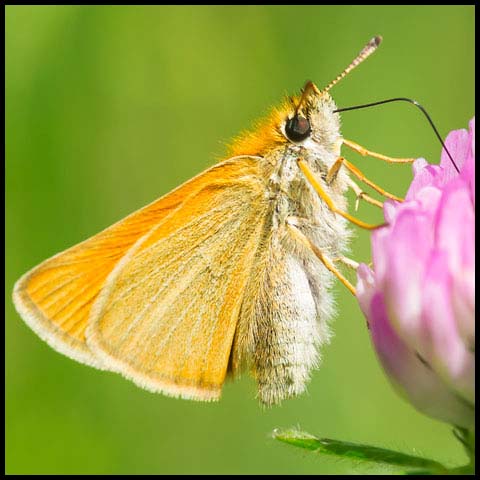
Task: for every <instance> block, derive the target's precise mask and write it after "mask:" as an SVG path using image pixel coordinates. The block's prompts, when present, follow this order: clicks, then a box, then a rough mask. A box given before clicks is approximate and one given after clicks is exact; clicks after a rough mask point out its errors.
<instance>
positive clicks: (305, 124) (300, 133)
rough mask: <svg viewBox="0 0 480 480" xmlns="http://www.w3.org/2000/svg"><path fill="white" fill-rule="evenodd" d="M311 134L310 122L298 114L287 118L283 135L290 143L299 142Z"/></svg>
mask: <svg viewBox="0 0 480 480" xmlns="http://www.w3.org/2000/svg"><path fill="white" fill-rule="evenodd" d="M311 133H312V129H311V127H310V122H309V121H308V120H307V119H306V118H305V117H301V116H300V115H298V114H297V115H295V116H294V117H292V118H289V119H288V120H287V123H286V124H285V134H286V135H287V137H288V139H289V140H291V141H292V142H301V141H303V140H305V139H306V138H307V137H309V136H310V134H311Z"/></svg>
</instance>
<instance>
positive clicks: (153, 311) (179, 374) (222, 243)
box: [87, 159, 267, 400]
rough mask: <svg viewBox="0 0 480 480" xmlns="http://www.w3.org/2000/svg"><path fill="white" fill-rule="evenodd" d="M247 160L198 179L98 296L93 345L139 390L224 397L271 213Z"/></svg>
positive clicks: (90, 336)
mask: <svg viewBox="0 0 480 480" xmlns="http://www.w3.org/2000/svg"><path fill="white" fill-rule="evenodd" d="M243 162H244V163H246V164H245V171H244V172H243V174H242V175H240V176H238V175H237V176H236V177H235V178H226V177H225V176H224V175H222V176H221V178H220V176H219V178H218V179H217V181H214V182H211V183H209V184H208V185H204V187H203V188H202V189H201V190H199V191H198V192H197V193H196V194H195V195H194V196H191V197H189V198H188V199H186V200H185V201H184V202H183V203H182V205H181V206H179V207H178V208H177V209H176V210H175V211H174V212H172V214H171V215H169V216H168V217H165V218H164V219H163V220H162V221H161V222H160V223H159V224H158V225H157V226H156V227H155V228H153V229H152V230H151V231H150V232H149V233H148V234H147V235H145V236H144V237H143V238H141V239H140V240H139V241H138V242H137V243H136V244H135V246H134V247H132V248H131V249H130V251H129V252H128V253H127V254H126V255H125V257H124V258H122V260H121V261H120V262H119V263H118V265H117V266H116V267H115V269H114V270H113V271H112V273H111V274H110V275H109V277H108V279H107V281H106V284H105V287H104V288H103V290H102V292H101V293H100V296H99V298H98V299H97V300H96V302H95V305H94V307H93V309H92V315H91V318H90V324H89V326H88V328H87V344H88V346H89V348H90V349H91V350H92V351H93V352H94V353H95V355H96V356H98V357H99V358H101V359H102V361H103V362H104V363H105V364H106V365H109V368H110V369H112V370H115V371H118V372H119V373H121V374H123V375H124V376H126V377H127V378H129V379H131V380H133V381H134V382H135V383H137V384H138V385H140V386H141V387H143V388H146V389H149V390H152V391H160V392H163V393H166V394H169V395H173V396H181V397H185V398H193V399H199V400H213V399H217V398H218V397H219V396H220V391H221V387H222V384H223V382H224V379H225V376H226V372H227V366H228V362H229V356H230V351H231V347H232V343H233V337H234V333H235V328H236V324H237V320H238V315H239V311H240V307H241V303H242V300H243V293H244V289H245V285H246V284H247V281H248V279H249V274H250V271H251V266H252V263H253V259H254V255H255V252H256V248H257V245H258V241H259V237H260V236H261V231H262V224H263V221H264V219H265V212H266V210H267V203H266V202H267V201H266V197H265V183H264V181H263V180H262V178H261V177H260V176H259V175H258V172H256V173H255V172H254V171H253V170H256V169H257V166H256V165H252V164H251V163H250V162H252V160H248V161H247V160H246V159H245V160H243ZM247 164H249V165H248V166H247ZM252 169H253V170H252Z"/></svg>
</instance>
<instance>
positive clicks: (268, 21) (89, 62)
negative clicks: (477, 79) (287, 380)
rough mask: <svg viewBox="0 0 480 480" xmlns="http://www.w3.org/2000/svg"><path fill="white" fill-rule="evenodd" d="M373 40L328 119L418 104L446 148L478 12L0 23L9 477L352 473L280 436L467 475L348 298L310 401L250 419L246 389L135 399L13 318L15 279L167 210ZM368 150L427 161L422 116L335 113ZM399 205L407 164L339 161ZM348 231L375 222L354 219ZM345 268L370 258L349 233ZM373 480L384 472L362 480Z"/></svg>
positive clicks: (384, 10) (28, 18)
mask: <svg viewBox="0 0 480 480" xmlns="http://www.w3.org/2000/svg"><path fill="white" fill-rule="evenodd" d="M375 34H381V35H383V37H384V43H383V44H382V46H381V47H380V49H379V50H378V52H377V53H376V54H375V55H374V56H373V57H372V58H370V59H369V60H368V61H367V62H365V64H363V65H362V66H361V67H360V68H358V69H357V70H355V72H354V73H352V74H350V75H349V76H348V77H347V78H346V79H345V80H343V81H342V82H341V83H340V84H338V85H337V86H336V87H335V88H334V89H333V90H332V95H333V96H334V98H335V99H336V101H337V104H338V105H339V106H350V105H355V104H360V103H366V102H371V101H375V100H379V99H384V98H388V97H394V96H409V97H413V98H415V99H417V100H418V101H419V102H420V103H422V104H423V105H424V107H425V108H426V109H427V110H428V111H429V113H430V115H431V116H432V117H433V119H434V121H435V122H436V124H437V126H438V128H439V130H440V132H441V134H442V136H445V135H446V134H447V133H448V132H449V131H450V130H452V129H457V128H465V127H467V122H468V120H469V119H470V118H471V117H472V116H473V114H474V7H473V6H458V7H456V6H454V7H452V6H447V7H444V6H423V7H414V6H395V7H390V6H384V7H377V6H369V7H366V6H303V7H301V6H235V7H233V6H209V7H193V6H173V7H170V6H157V7H155V6H147V7H109V6H106V7H88V6H80V7H26V6H25V7H23V6H21V7H19V6H8V7H7V8H6V202H7V203H6V241H7V244H6V298H7V302H6V469H7V472H8V473H11V474H13V473H15V474H33V473H41V474H46V473H50V474H60V473H63V474H73V473H84V474H85V473H97V474H135V473H137V474H155V473H157V474H223V473H224V474H242V473H243V474H253V473H259V474H292V473H299V474H312V473H348V472H352V471H358V470H354V469H353V468H352V466H351V465H350V464H349V463H346V462H338V461H335V460H328V459H324V458H320V457H317V456H315V455H314V454H312V453H304V452H303V451H301V450H297V449H294V448H293V447H289V446H287V445H284V444H280V443H277V442H275V441H274V440H272V439H271V438H270V436H269V435H270V432H271V431H272V430H273V429H274V428H276V427H294V426H298V427H300V428H302V429H305V430H307V431H309V432H310V433H313V434H318V435H321V436H327V437H331V438H337V439H343V440H350V441H358V442H366V443H371V444H374V445H378V446H384V447H388V448H394V449H399V450H402V451H405V452H410V453H412V452H414V453H416V454H423V455H426V456H429V457H433V458H436V459H438V460H441V461H444V462H446V463H447V464H450V465H455V464H460V463H462V462H464V461H466V457H465V456H464V453H463V452H462V449H461V448H460V446H459V445H458V444H456V443H455V441H454V440H453V437H452V436H451V435H450V432H449V427H448V426H446V425H443V424H441V423H439V422H436V421H433V420H430V419H428V418H426V417H424V416H422V415H421V414H419V413H417V412H416V411H415V410H414V409H413V408H412V407H410V406H409V405H408V404H407V403H405V402H404V401H403V400H401V399H400V398H398V397H397V396H396V394H395V393H394V392H393V391H392V389H391V388H390V386H389V384H388V382H387V380H386V378H385V377H384V375H383V372H382V371H381V369H380V367H379V366H378V364H377V361H376V359H375V355H374V353H373V351H372V348H371V345H370V341H369V338H368V334H367V330H366V329H365V321H364V320H363V318H362V315H361V313H360V310H359V308H358V306H357V304H356V302H355V300H354V298H352V297H351V295H350V294H349V293H348V292H347V291H346V290H345V289H344V288H342V287H340V286H337V287H336V289H335V291H336V295H337V298H338V305H339V307H338V316H337V318H336V320H335V324H334V325H335V332H336V335H335V338H334V339H333V341H332V343H331V345H330V346H328V347H327V348H325V350H324V352H323V353H324V362H323V365H322V367H321V368H320V369H319V370H317V371H315V372H314V374H313V378H312V381H311V383H310V386H309V391H308V394H305V395H303V396H301V397H299V398H297V399H293V400H289V401H286V402H285V403H284V404H283V406H281V407H277V408H272V409H270V410H263V409H261V408H260V407H259V405H258V404H257V402H256V400H255V398H254V395H255V388H254V384H253V382H252V381H251V379H249V378H247V377H244V378H243V379H242V380H240V381H238V382H236V383H228V384H227V385H226V386H225V388H224V394H223V398H222V400H221V402H219V403H213V404H208V403H207V404H202V403H195V402H189V401H182V400H176V399H172V398H167V397H164V396H162V395H155V394H151V393H148V392H146V391H143V390H141V389H139V388H137V387H136V386H134V385H133V384H132V383H130V382H128V381H126V380H124V379H123V378H122V377H121V376H119V375H116V374H112V373H105V372H100V371H96V370H94V369H92V368H89V367H86V366H83V365H80V364H78V363H76V362H74V361H72V360H70V359H68V358H66V357H64V356H62V355H60V354H58V353H56V352H55V351H53V350H52V349H50V348H49V347H48V346H47V345H46V344H45V343H43V342H42V341H40V340H39V338H38V337H37V336H36V335H35V334H34V333H32V332H31V331H30V330H29V329H28V327H27V326H26V325H25V324H24V323H23V322H22V320H21V319H20V317H19V316H18V314H16V312H15V310H14V308H13V305H12V303H11V301H10V298H11V290H12V287H13V283H14V281H15V280H16V279H17V278H18V277H19V276H20V275H21V274H23V273H24V272H25V271H26V270H28V269H30V268H31V267H33V266H34V265H36V264H37V263H39V262H40V261H42V260H44V259H46V258H47V257H49V256H51V255H53V254H55V253H57V252H59V251H61V250H63V249H65V248H67V247H69V246H71V245H73V244H75V243H78V242H79V241H81V240H83V239H85V238H87V237H89V236H90V235H92V234H94V233H97V232H98V231H100V230H101V229H103V228H105V227H106V226H108V225H110V224H112V223H113V222H115V221H117V220H118V219H120V218H122V217H123V216H125V215H126V214H128V213H130V212H132V211H134V210H136V209H138V208H139V207H141V206H143V205H145V204H147V203H149V202H151V201H152V200H153V199H155V198H157V197H159V196H160V195H163V194H164V193H166V192H167V191H169V190H170V189H172V188H173V187H175V186H176V185H178V184H179V183H180V182H183V181H185V180H186V179H188V178H190V177H191V176H193V175H195V174H197V173H198V172H200V171H201V170H203V169H204V168H206V167H208V166H209V165H211V164H212V163H213V162H214V161H215V159H216V158H219V157H221V156H222V154H223V152H224V144H225V142H227V141H228V140H229V139H230V138H231V137H233V136H234V135H236V134H237V133H238V132H239V131H240V130H242V129H245V128H247V127H248V126H249V125H250V124H251V122H252V121H253V120H255V118H256V117H258V116H259V115H262V114H264V113H265V112H266V111H267V110H268V108H269V107H270V106H272V105H273V104H275V103H276V102H278V101H279V100H280V99H281V98H282V96H283V95H284V94H285V93H295V92H297V91H298V90H299V89H300V88H301V87H302V86H303V84H304V82H305V81H306V80H308V79H311V80H313V81H315V82H316V83H317V84H318V86H319V87H322V86H324V85H326V84H327V83H328V82H329V81H330V80H331V79H332V78H334V77H335V76H336V75H337V74H338V73H339V72H340V71H341V70H342V69H343V68H344V67H345V66H346V65H347V64H348V63H349V62H350V61H351V60H352V59H353V57H354V56H355V55H356V54H357V53H358V52H359V51H360V49H361V48H362V47H363V45H364V44H365V43H366V42H367V41H368V40H369V39H370V38H371V37H372V36H373V35H375ZM343 133H344V135H345V137H346V138H349V139H353V140H355V141H357V142H359V143H361V144H363V145H365V146H367V147H369V148H371V149H373V150H377V151H380V152H383V153H387V154H391V155H397V156H424V157H426V158H427V159H428V160H430V161H431V162H434V163H436V162H438V161H439V154H440V145H439V143H438V141H437V140H436V139H435V137H434V134H433V132H432V130H431V129H430V127H429V125H428V123H427V121H426V120H425V119H424V118H423V117H422V115H421V113H420V112H419V111H417V110H416V109H415V108H414V107H411V106H409V105H407V104H391V105H387V106H383V107H377V108H374V109H368V110H362V111H354V112H346V113H344V114H343ZM345 153H346V154H347V157H348V158H349V159H350V160H351V161H352V162H353V163H355V164H356V165H358V166H361V168H362V170H364V171H365V173H367V174H368V176H369V177H370V178H372V179H373V180H375V181H377V182H378V183H380V184H381V185H383V186H384V187H386V188H387V189H389V190H390V191H392V192H395V193H398V194H403V193H404V192H405V190H406V188H407V186H408V184H409V181H410V179H411V169H410V167H409V166H395V165H393V166H390V165H385V164H383V163H382V162H380V161H377V160H373V159H370V158H361V157H359V156H358V155H355V154H353V153H349V152H348V151H347V152H345ZM358 216H359V217H361V218H363V219H365V220H367V221H378V220H380V219H381V214H380V212H378V211H371V210H369V209H368V208H367V207H366V206H364V205H361V207H360V210H359V212H358ZM352 256H353V257H354V258H356V259H357V260H367V259H368V258H369V245H368V234H365V233H363V232H359V233H358V234H357V236H356V238H355V240H354V241H353V243H352ZM362 471H363V472H364V471H368V472H374V473H378V472H380V470H379V469H378V468H371V469H369V470H365V469H363V470H362Z"/></svg>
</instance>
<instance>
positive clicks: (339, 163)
mask: <svg viewBox="0 0 480 480" xmlns="http://www.w3.org/2000/svg"><path fill="white" fill-rule="evenodd" d="M342 165H343V166H344V167H345V168H346V169H347V170H348V171H349V172H351V173H352V174H353V175H355V176H356V177H357V178H358V179H359V180H360V181H361V182H363V183H365V184H366V185H368V186H369V187H371V188H373V189H374V190H375V191H377V192H378V193H380V195H383V196H384V197H387V198H390V199H392V200H396V201H397V202H403V199H402V198H400V197H397V196H396V195H394V194H393V193H389V192H387V191H386V190H384V189H383V188H382V187H380V186H378V185H377V184H376V183H374V182H372V181H371V180H369V179H368V178H367V177H366V176H365V174H364V173H362V172H361V171H360V170H359V169H358V168H357V167H356V166H355V165H353V164H352V163H350V162H349V161H348V160H347V159H346V158H344V157H338V158H337V160H336V161H335V163H334V164H333V165H332V166H331V167H330V170H329V171H328V173H327V177H326V182H327V183H331V182H332V181H333V180H334V179H335V177H336V176H337V174H338V171H339V170H340V167H341V166H342ZM362 196H364V195H362ZM370 203H372V202H370Z"/></svg>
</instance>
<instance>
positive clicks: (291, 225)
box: [287, 219, 356, 295]
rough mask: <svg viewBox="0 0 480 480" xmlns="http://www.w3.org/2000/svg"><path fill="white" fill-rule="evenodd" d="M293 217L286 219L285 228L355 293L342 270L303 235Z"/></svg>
mask: <svg viewBox="0 0 480 480" xmlns="http://www.w3.org/2000/svg"><path fill="white" fill-rule="evenodd" d="M295 223H296V222H295V219H291V220H290V219H287V228H288V229H289V230H290V232H291V233H292V235H293V236H294V237H295V238H296V240H297V241H299V242H300V243H302V244H303V245H304V246H306V247H307V248H309V249H310V250H311V251H312V252H313V253H314V254H315V255H316V257H317V258H318V259H319V260H320V261H321V262H322V263H323V264H324V265H325V267H326V268H327V269H328V270H329V271H330V272H332V273H333V274H334V275H335V276H336V277H337V278H338V279H339V280H340V281H341V282H342V283H343V285H345V287H347V288H348V290H350V292H351V293H352V294H353V295H356V290H355V287H354V286H353V285H352V284H351V283H350V282H349V281H348V280H347V278H346V277H345V276H344V275H343V274H342V272H341V271H340V270H339V269H338V268H337V267H336V266H335V265H334V263H333V261H332V260H330V259H329V258H328V257H327V256H326V255H325V254H324V253H323V252H322V251H321V250H320V249H319V248H318V247H317V246H316V245H315V244H314V243H313V242H312V241H311V240H310V239H309V238H308V237H307V236H306V235H304V234H303V233H302V232H301V231H300V229H299V228H298V227H297V226H296V225H295Z"/></svg>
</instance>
